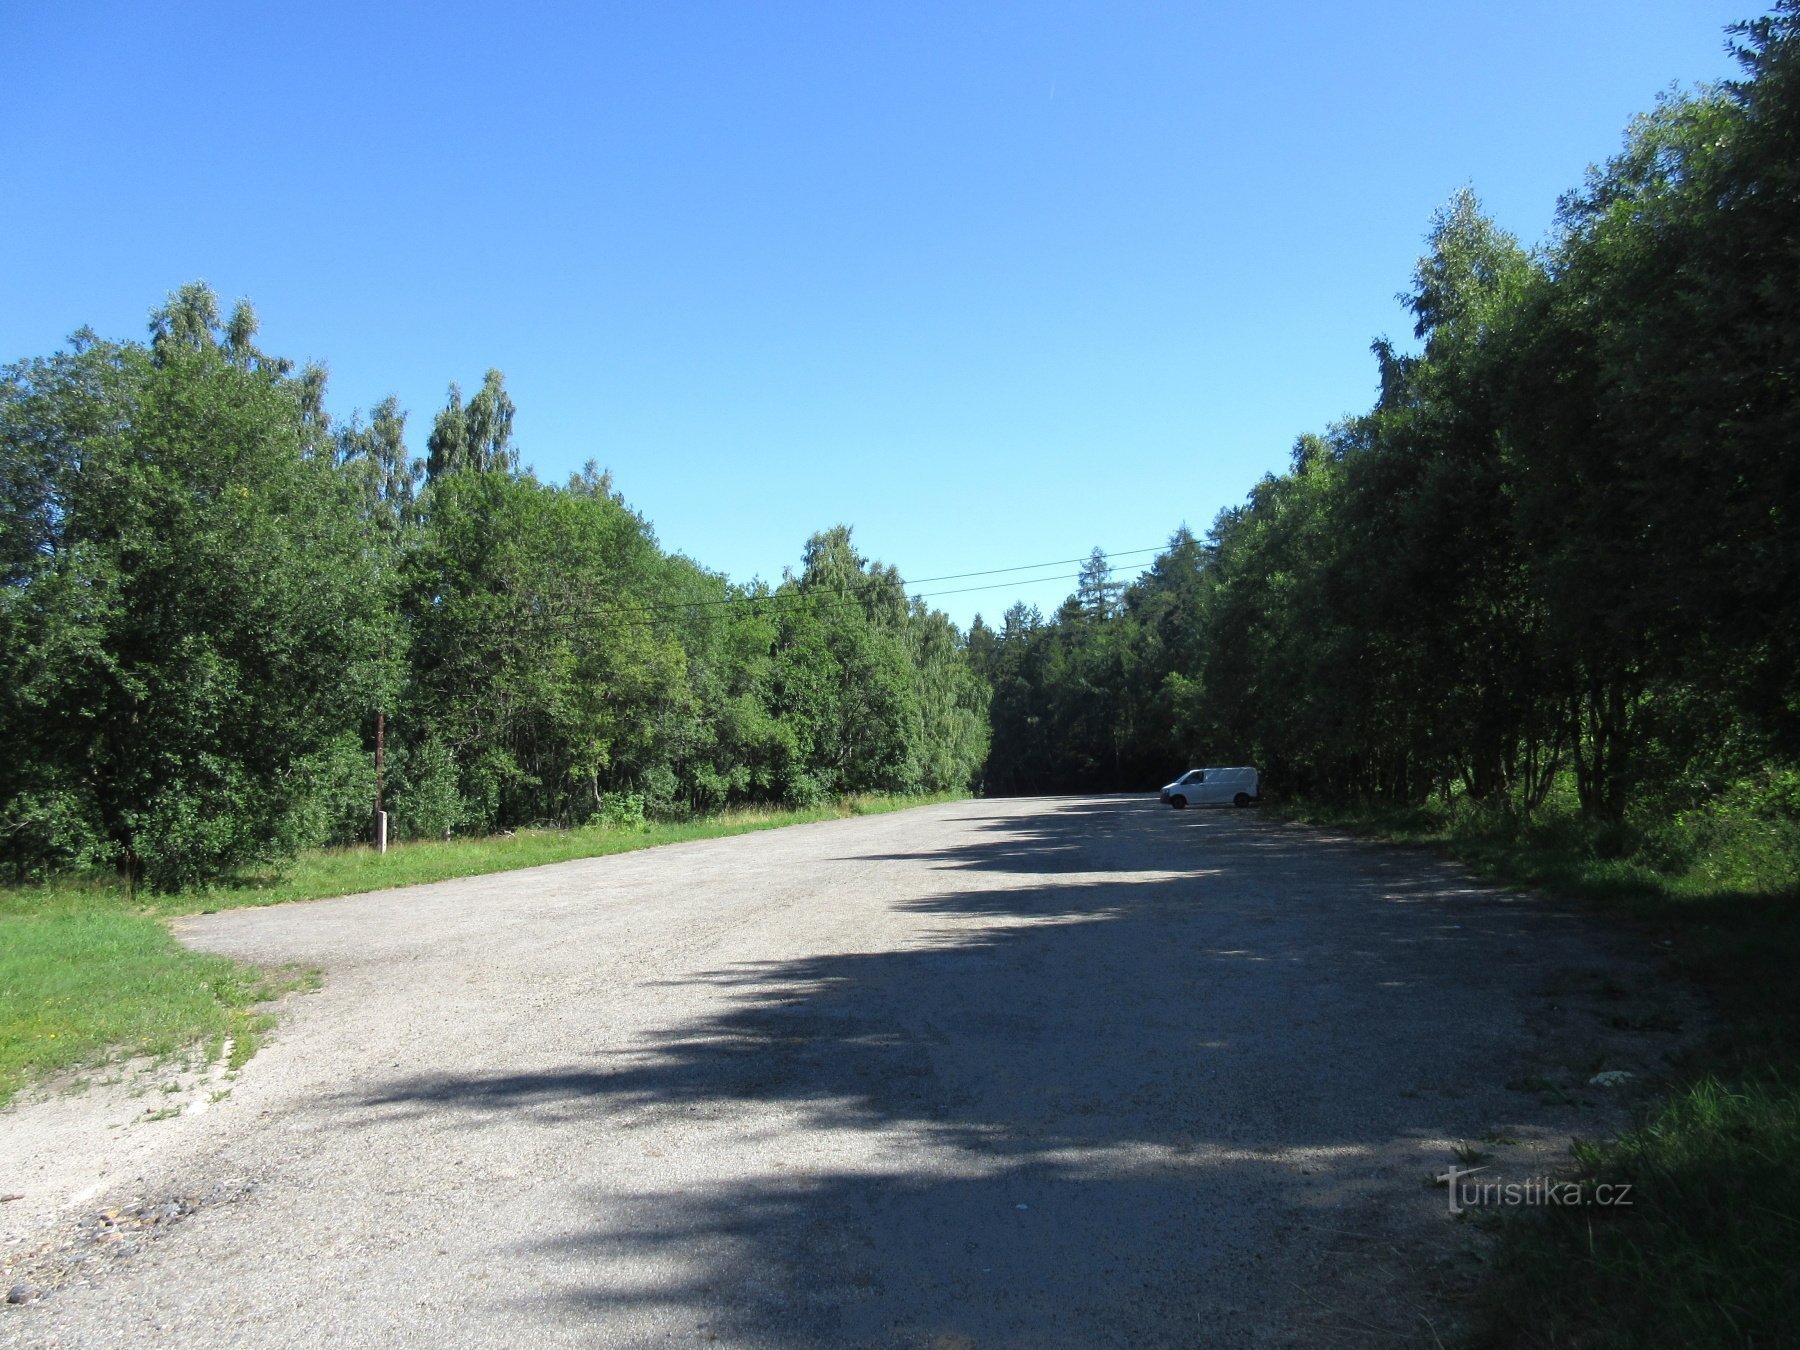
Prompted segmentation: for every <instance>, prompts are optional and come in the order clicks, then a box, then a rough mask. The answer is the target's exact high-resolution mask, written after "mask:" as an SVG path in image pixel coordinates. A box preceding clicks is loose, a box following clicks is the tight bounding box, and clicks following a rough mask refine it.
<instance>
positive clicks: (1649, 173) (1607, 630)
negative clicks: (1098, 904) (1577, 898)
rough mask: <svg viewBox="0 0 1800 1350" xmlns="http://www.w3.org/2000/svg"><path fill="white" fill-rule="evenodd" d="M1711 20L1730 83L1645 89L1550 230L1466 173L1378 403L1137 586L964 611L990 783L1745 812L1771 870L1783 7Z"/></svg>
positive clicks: (1792, 387) (1792, 301)
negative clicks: (1213, 782) (1251, 779)
mask: <svg viewBox="0 0 1800 1350" xmlns="http://www.w3.org/2000/svg"><path fill="white" fill-rule="evenodd" d="M1731 33H1732V36H1733V39H1734V50H1735V53H1736V55H1737V58H1738V60H1739V61H1740V63H1741V66H1742V78H1741V79H1738V80H1735V81H1731V82H1727V83H1723V84H1720V85H1716V86H1709V87H1704V88H1700V89H1696V90H1693V91H1690V92H1685V93H1670V94H1667V95H1665V96H1663V97H1662V98H1661V99H1660V100H1659V101H1658V103H1657V105H1656V107H1655V108H1654V109H1653V110H1652V111H1651V112H1649V113H1648V114H1646V115H1644V116H1641V117H1640V118H1638V119H1637V120H1636V121H1635V122H1634V123H1633V124H1632V126H1631V127H1630V128H1629V130H1628V133H1627V135H1626V138H1625V143H1624V146H1623V149H1622V150H1621V151H1620V152H1619V153H1618V154H1616V155H1615V156H1613V157H1612V158H1611V159H1610V160H1608V161H1607V162H1606V163H1605V164H1604V165H1602V166H1600V167H1598V168H1595V169H1593V170H1592V171H1590V173H1589V175H1588V178H1587V181H1586V182H1585V183H1583V184H1582V185H1581V186H1580V187H1578V188H1576V189H1575V190H1573V191H1571V192H1569V193H1568V194H1566V195H1565V196H1564V197H1563V199H1562V200H1561V202H1560V203H1559V204H1558V207H1557V211H1556V217H1555V224H1554V228H1553V230H1552V232H1551V234H1550V236H1549V238H1548V240H1547V242H1546V243H1545V244H1544V245H1543V246H1541V247H1539V248H1536V249H1528V248H1526V247H1523V246H1522V245H1521V244H1520V243H1519V241H1518V240H1517V239H1516V238H1514V237H1513V236H1511V235H1510V234H1508V233H1507V232H1505V231H1504V230H1501V229H1500V228H1498V227H1497V226H1496V225H1495V224H1494V222H1493V221H1492V220H1491V219H1489V218H1488V217H1487V216H1486V215H1485V214H1484V213H1483V211H1482V209H1481V206H1480V203H1479V201H1478V200H1477V198H1476V197H1475V195H1474V193H1473V192H1472V191H1469V190H1465V191H1463V192H1460V193H1458V194H1457V195H1456V196H1455V198H1454V199H1453V200H1452V201H1451V202H1450V203H1449V204H1448V205H1447V206H1446V207H1445V208H1444V209H1443V210H1442V211H1441V212H1440V213H1439V214H1438V216H1437V217H1436V219H1435V220H1434V221H1433V223H1432V227H1431V231H1430V234H1429V236H1428V240H1427V249H1426V252H1425V254H1424V256H1423V257H1422V258H1421V259H1420V262H1419V265H1418V268H1417V271H1416V273H1415V275H1414V277H1413V278H1412V284H1411V286H1410V288H1409V289H1408V291H1407V292H1406V293H1405V294H1403V295H1402V296H1401V297H1400V299H1401V300H1402V302H1403V303H1404V305H1405V306H1406V308H1407V310H1408V311H1409V312H1410V314H1411V316H1412V318H1413V319H1414V321H1415V327H1414V335H1415V337H1416V338H1417V339H1418V340H1419V342H1420V344H1421V349H1420V351H1419V352H1418V354H1416V355H1403V354H1401V353H1400V352H1399V351H1397V350H1396V348H1395V347H1394V345H1393V344H1392V343H1391V342H1388V341H1386V340H1378V341H1376V342H1375V343H1374V344H1373V353H1374V356H1375V361H1376V368H1377V373H1378V376H1379V391H1380V392H1379V396H1378V398H1377V400H1376V402H1375V405H1374V406H1373V407H1372V408H1371V409H1370V410H1369V411H1367V412H1366V413H1363V414H1360V415H1357V416H1353V417H1349V418H1347V419H1345V420H1344V421H1342V422H1340V423H1338V424H1336V425H1334V426H1332V427H1330V428H1328V429H1327V430H1325V431H1324V432H1323V433H1322V434H1307V435H1302V436H1301V437H1300V438H1299V439H1298V441H1297V442H1296V444H1295V445H1294V448H1293V453H1292V459H1291V464H1290V466H1289V468H1288V469H1287V471H1286V472H1283V473H1280V474H1270V475H1268V476H1266V477H1264V479H1263V480H1262V481H1261V482H1259V483H1258V484H1256V486H1255V487H1254V488H1253V489H1252V490H1251V492H1250V494H1249V497H1248V499H1247V500H1246V501H1245V503H1244V504H1243V505H1241V506H1237V507H1233V508H1230V509H1228V510H1226V511H1224V512H1222V513H1221V514H1220V515H1219V517H1218V518H1217V520H1216V521H1215V522H1214V523H1213V525H1212V527H1211V529H1210V530H1209V531H1207V533H1206V534H1205V535H1204V537H1201V538H1196V537H1195V536H1193V535H1192V534H1190V533H1189V532H1188V531H1187V530H1186V529H1185V528H1184V529H1182V530H1180V531H1178V532H1177V534H1176V535H1175V536H1174V538H1173V540H1172V541H1171V546H1170V548H1169V550H1168V551H1167V552H1166V553H1165V555H1164V556H1163V557H1161V558H1159V559H1158V560H1157V562H1156V564H1155V565H1154V566H1153V567H1152V568H1151V569H1150V570H1149V571H1147V572H1146V573H1145V574H1144V575H1143V576H1141V577H1139V578H1138V579H1137V580H1135V581H1133V582H1131V583H1130V584H1129V585H1125V586H1120V585H1118V584H1117V583H1115V582H1113V581H1112V579H1111V578H1110V577H1109V576H1108V575H1107V573H1106V570H1105V564H1104V559H1102V558H1099V557H1098V556H1096V558H1095V560H1094V563H1093V564H1092V565H1091V566H1090V569H1089V571H1088V572H1087V573H1086V574H1085V575H1084V578H1083V582H1082V586H1081V588H1080V589H1079V590H1078V592H1077V594H1076V595H1074V596H1072V597H1070V599H1069V600H1068V601H1067V602H1066V603H1065V604H1064V605H1063V606H1062V607H1061V608H1060V609H1058V610H1057V611H1056V612H1055V613H1054V614H1053V615H1051V616H1050V617H1049V618H1047V619H1046V618H1045V617H1044V616H1043V615H1042V614H1041V613H1040V612H1038V611H1037V610H1036V609H1033V608H1028V607H1026V606H1023V605H1018V606H1014V607H1013V608H1012V609H1011V610H1009V611H1008V612H1007V613H1006V615H1005V618H1004V619H1003V621H1002V623H1001V625H1000V626H999V628H998V629H993V628H989V627H988V626H987V625H986V624H977V625H976V626H975V628H974V630H973V631H972V632H971V634H970V650H971V654H972V656H973V657H974V660H975V665H976V669H977V671H978V672H979V673H980V674H981V675H982V676H983V677H984V678H985V679H986V680H987V682H988V683H989V684H990V685H991V687H992V689H993V702H992V705H991V706H992V711H991V721H992V728H993V742H992V746H991V749H990V754H989V759H988V763H987V766H986V770H985V781H986V783H987V785H988V787H989V790H991V791H999V792H1032V791H1036V792H1054V791H1070V790H1143V789H1147V788H1152V787H1154V786H1156V785H1157V784H1158V783H1160V782H1164V781H1167V779H1168V777H1169V776H1170V774H1171V773H1172V771H1174V770H1176V769H1179V768H1183V767H1187V765H1188V764H1189V763H1194V764H1204V763H1212V764H1225V763H1240V762H1242V763H1254V764H1257V765H1259V766H1260V767H1261V768H1262V769H1263V770H1264V773H1265V780H1266V782H1267V783H1268V784H1269V785H1270V787H1271V788H1273V789H1275V790H1277V791H1280V792H1284V793H1287V794H1291V795H1295V796H1301V797H1305V798H1308V799H1310V800H1313V801H1317V802H1323V803H1337V804H1345V803H1358V802H1362V803H1381V804H1388V805H1394V806H1416V805H1420V804H1423V803H1425V802H1427V801H1437V802H1440V803H1443V802H1449V801H1457V802H1465V803H1474V804H1478V805H1481V806H1482V807H1484V808H1485V809H1489V810H1492V811H1496V812H1500V813H1506V814H1511V815H1514V816H1519V817H1529V816H1531V815H1533V814H1534V813H1536V812H1538V811H1540V810H1541V809H1542V808H1543V807H1544V805H1545V803H1546V802H1547V801H1549V800H1551V799H1552V798H1557V799H1558V800H1559V802H1560V803H1561V805H1566V806H1567V807H1568V808H1569V809H1571V810H1572V811H1573V812H1575V813H1576V814H1578V815H1580V816H1581V817H1584V818H1585V819H1587V820H1588V821H1590V822H1594V823H1596V824H1599V825H1604V826H1609V827H1622V826H1623V825H1625V824H1626V822H1627V821H1628V818H1629V819H1635V820H1637V821H1639V822H1640V823H1645V822H1658V821H1660V822H1668V821H1673V820H1676V819H1677V818H1682V819H1684V820H1685V821H1686V822H1687V824H1688V825H1690V826H1692V827H1693V829H1694V830H1701V831H1702V832H1703V829H1704V826H1705V823H1706V821H1707V820H1708V819H1711V818H1713V817H1717V816H1719V815H1720V813H1723V814H1724V815H1726V816H1733V817H1735V818H1737V819H1750V818H1754V819H1756V820H1757V821H1760V822H1763V823H1768V824H1770V828H1771V829H1772V830H1773V831H1774V833H1775V834H1777V835H1779V836H1780V837H1781V838H1782V839H1783V840H1785V841H1786V842H1785V844H1784V845H1783V847H1781V848H1778V849H1776V850H1775V851H1774V853H1773V854H1772V855H1771V856H1772V857H1774V858H1775V859H1776V860H1777V862H1776V863H1775V864H1772V867H1773V868H1774V870H1773V871H1771V873H1770V875H1775V874H1776V873H1777V872H1778V871H1779V867H1780V866H1787V867H1789V868H1790V869H1791V867H1792V865H1793V863H1794V861H1795V860H1796V858H1800V836H1797V835H1796V834H1795V829H1794V822H1795V820H1796V818H1800V774H1797V773H1796V771H1795V765H1796V760H1797V758H1800V382H1797V380H1800V369H1797V358H1800V6H1797V5H1796V4H1795V3H1793V0H1784V3H1782V4H1780V5H1779V6H1778V7H1777V8H1776V9H1775V10H1774V11H1773V12H1772V13H1771V14H1770V15H1768V16H1767V17H1765V18H1762V19H1759V20H1756V21H1754V22H1751V23H1747V24H1742V25H1738V26H1736V27H1734V28H1733V29H1732V30H1731ZM1563 799H1566V801H1565V800H1563ZM1715 823H1716V822H1715ZM1691 833H1692V831H1690V834H1691ZM1690 842H1691V840H1690ZM1671 847H1673V846H1671ZM1783 860H1785V861H1783ZM1790 884H1791V874H1790Z"/></svg>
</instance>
